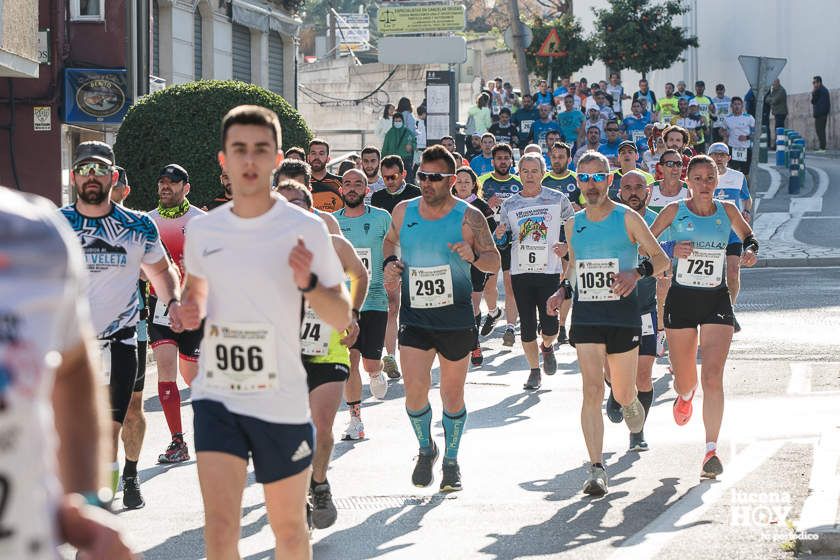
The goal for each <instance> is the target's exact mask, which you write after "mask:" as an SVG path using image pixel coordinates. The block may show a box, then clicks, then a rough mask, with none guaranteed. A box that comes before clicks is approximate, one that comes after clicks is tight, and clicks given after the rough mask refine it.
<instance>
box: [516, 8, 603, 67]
mask: <svg viewBox="0 0 840 560" xmlns="http://www.w3.org/2000/svg"><path fill="white" fill-rule="evenodd" d="M530 27H531V31H533V33H534V40H533V41H532V42H531V46H530V47H528V48H527V49H526V50H525V59H526V61H527V63H528V71H529V72H530V73H533V74H536V75H537V76H540V77H542V78H547V77H548V71H549V70H551V73H552V76H553V77H554V78H555V79H556V78H560V77H563V76H571V75H572V74H574V73H575V72H577V71H578V70H580V69H581V68H583V67H584V66H586V65H587V64H589V63H591V62H592V61H593V60H594V58H595V54H594V53H595V42H594V41H593V40H592V39H591V38H589V37H585V36H584V34H583V27H582V26H581V24H580V22H579V21H578V20H577V19H575V18H574V17H572V16H570V15H562V16H560V17H557V18H555V19H553V20H550V21H543V20H541V19H536V20H534V22H533V23H532V24H531V25H530ZM552 29H556V30H557V34H558V35H559V36H560V47H559V48H560V50H561V51H562V52H564V53H565V54H564V55H563V56H559V57H551V58H549V57H542V56H537V52H538V51H539V50H540V47H541V46H542V44H543V42H544V41H545V39H546V37H548V34H549V33H551V30H552Z"/></svg>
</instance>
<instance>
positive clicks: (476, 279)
mask: <svg viewBox="0 0 840 560" xmlns="http://www.w3.org/2000/svg"><path fill="white" fill-rule="evenodd" d="M489 277H490V275H489V274H488V273H486V272H481V271H480V270H478V269H477V268H476V267H474V266H471V267H470V279H471V280H472V291H473V292H483V291H484V286H486V285H487V279H488V278H489Z"/></svg>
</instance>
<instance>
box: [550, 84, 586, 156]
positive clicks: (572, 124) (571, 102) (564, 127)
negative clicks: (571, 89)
mask: <svg viewBox="0 0 840 560" xmlns="http://www.w3.org/2000/svg"><path fill="white" fill-rule="evenodd" d="M563 105H564V106H565V109H566V110H565V111H563V112H562V113H558V115H557V124H559V125H560V134H561V135H562V137H563V141H564V142H566V143H567V144H569V146H577V145H580V143H581V142H582V140H583V121H584V120H586V117H585V116H584V115H583V113H582V112H581V111H580V109H576V108H575V96H574V95H573V94H571V93H569V94H566V96H565V97H564V98H563ZM552 145H553V144H552Z"/></svg>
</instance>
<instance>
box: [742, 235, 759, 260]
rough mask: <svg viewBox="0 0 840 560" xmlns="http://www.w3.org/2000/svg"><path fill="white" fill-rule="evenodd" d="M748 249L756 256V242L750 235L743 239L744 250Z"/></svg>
mask: <svg viewBox="0 0 840 560" xmlns="http://www.w3.org/2000/svg"><path fill="white" fill-rule="evenodd" d="M747 249H750V250H751V251H752V252H753V253H754V254H756V255H757V254H758V241H757V240H756V238H755V237H753V236H752V234H749V235H748V236H746V237H745V238H744V250H747Z"/></svg>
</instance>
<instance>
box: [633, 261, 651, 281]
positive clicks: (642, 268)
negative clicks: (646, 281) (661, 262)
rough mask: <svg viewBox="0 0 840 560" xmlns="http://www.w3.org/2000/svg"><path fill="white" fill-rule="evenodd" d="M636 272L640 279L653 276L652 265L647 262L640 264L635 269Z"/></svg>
mask: <svg viewBox="0 0 840 560" xmlns="http://www.w3.org/2000/svg"><path fill="white" fill-rule="evenodd" d="M636 272H638V273H639V276H641V277H642V278H647V277H648V276H653V263H651V262H650V261H647V260H645V261H642V262H640V263H639V266H637V267H636Z"/></svg>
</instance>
